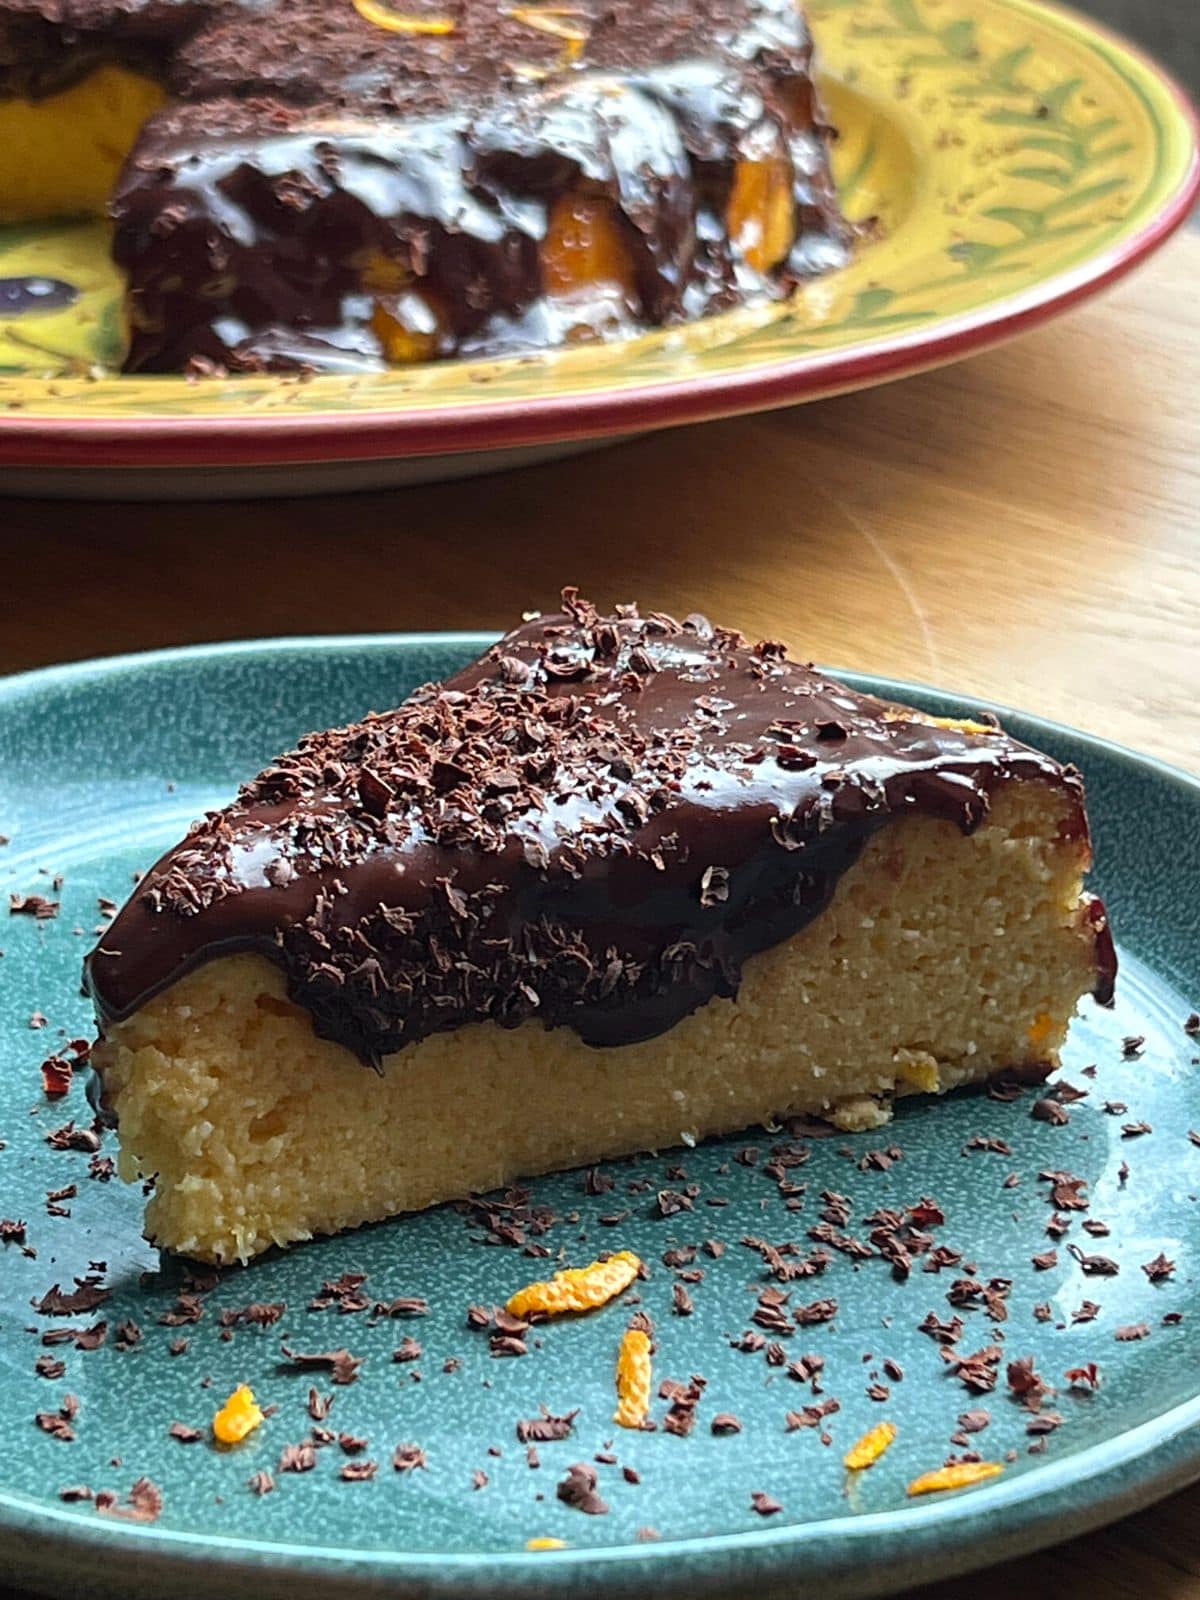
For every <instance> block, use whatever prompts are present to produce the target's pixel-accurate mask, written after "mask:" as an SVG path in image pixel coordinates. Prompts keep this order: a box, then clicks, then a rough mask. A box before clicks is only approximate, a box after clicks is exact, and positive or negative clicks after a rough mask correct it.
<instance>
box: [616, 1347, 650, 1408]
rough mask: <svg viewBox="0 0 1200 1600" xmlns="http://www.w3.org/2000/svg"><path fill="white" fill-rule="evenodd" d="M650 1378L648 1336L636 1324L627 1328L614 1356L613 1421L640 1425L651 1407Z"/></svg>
mask: <svg viewBox="0 0 1200 1600" xmlns="http://www.w3.org/2000/svg"><path fill="white" fill-rule="evenodd" d="M652 1381H653V1378H652V1373H651V1365H650V1335H649V1334H648V1333H647V1332H646V1330H645V1328H639V1327H637V1326H636V1325H634V1326H633V1327H629V1328H626V1330H625V1335H624V1337H623V1338H622V1340H621V1349H620V1351H619V1353H618V1355H617V1409H616V1412H615V1414H614V1416H613V1421H614V1422H616V1423H619V1424H620V1426H621V1427H622V1428H640V1427H641V1426H642V1424H643V1423H644V1422H645V1420H646V1416H647V1414H648V1412H649V1410H650V1390H651V1383H652Z"/></svg>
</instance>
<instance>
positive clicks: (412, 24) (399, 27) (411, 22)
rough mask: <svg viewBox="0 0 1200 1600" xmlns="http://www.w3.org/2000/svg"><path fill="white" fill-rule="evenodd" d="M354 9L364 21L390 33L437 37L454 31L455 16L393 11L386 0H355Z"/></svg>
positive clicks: (455, 26)
mask: <svg viewBox="0 0 1200 1600" xmlns="http://www.w3.org/2000/svg"><path fill="white" fill-rule="evenodd" d="M354 9H355V10H356V11H357V12H358V14H359V16H360V17H361V18H362V19H363V21H364V22H370V23H372V24H373V25H374V26H375V27H376V28H386V30H387V31H388V32H389V33H412V34H422V33H423V34H427V35H430V36H433V37H435V38H439V37H445V36H446V35H447V34H451V33H454V32H455V31H456V28H457V24H456V22H455V20H454V18H453V17H437V16H417V15H414V13H412V12H411V11H393V10H392V8H391V6H389V5H387V4H386V3H385V0H354Z"/></svg>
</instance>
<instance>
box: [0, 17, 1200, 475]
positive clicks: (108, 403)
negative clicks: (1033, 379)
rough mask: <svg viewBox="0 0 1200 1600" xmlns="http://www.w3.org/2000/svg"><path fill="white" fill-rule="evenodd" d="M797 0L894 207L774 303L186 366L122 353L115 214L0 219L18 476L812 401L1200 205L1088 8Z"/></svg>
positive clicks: (1018, 301) (1185, 117)
mask: <svg viewBox="0 0 1200 1600" xmlns="http://www.w3.org/2000/svg"><path fill="white" fill-rule="evenodd" d="M808 11H809V15H810V17H811V20H812V24H813V31H814V33H815V35H816V39H817V45H818V50H819V52H820V60H821V66H822V71H821V77H822V82H823V88H824V92H825V95H826V97H827V101H828V104H829V106H830V109H831V111H832V114H833V120H834V122H835V123H836V124H837V126H838V128H839V129H840V131H841V139H840V140H839V143H838V146H837V150H836V155H835V168H836V175H837V179H838V183H839V186H840V190H841V195H842V200H843V204H844V206H845V209H846V211H847V213H848V214H849V215H850V216H851V217H852V218H854V219H859V220H861V219H866V218H869V217H870V218H878V219H879V227H878V228H877V229H875V230H872V234H871V236H870V238H869V240H868V242H865V243H863V244H862V245H861V246H860V248H859V250H858V252H857V255H856V258H855V260H854V262H853V263H852V264H851V265H850V266H849V267H847V268H845V269H844V270H843V271H841V272H838V273H835V274H832V275H830V276H829V277H825V278H821V279H818V280H816V281H815V282H813V283H811V284H809V285H807V286H805V287H803V288H801V289H800V290H798V291H797V293H796V294H795V295H794V297H793V298H792V299H791V300H790V301H788V302H785V303H784V304H782V305H773V306H768V307H757V308H742V309H739V310H737V311H733V312H729V313H725V314H723V315H721V316H717V317H712V318H709V319H707V320H705V321H702V322H698V323H694V324H692V325H690V326H687V327H683V328H672V329H667V330H662V331H659V332H654V333H650V334H646V335H643V336H641V337H638V338H635V339H630V340H627V341H623V342H618V343H612V344H605V345H596V346H589V347H585V348H582V349H572V350H565V351H556V352H550V353H547V354H545V355H543V356H541V357H539V358H537V359H536V360H529V359H523V360H519V361H518V360H511V359H510V360H500V361H470V362H446V363H443V364H434V365H430V366H426V367H421V368H417V369H413V368H408V369H395V370H392V371H389V372H382V373H377V374H370V375H366V376H363V375H354V376H344V375H343V376H327V377H317V378H312V379H308V380H301V379H297V378H292V377H258V376H240V377H236V378H229V379H205V380H203V381H199V382H196V381H189V380H187V379H185V378H182V377H144V376H137V377H126V376H123V375H120V374H118V373H117V372H115V371H114V370H112V367H111V365H110V364H111V363H114V362H115V361H117V360H118V359H119V354H120V338H121V334H120V329H121V314H120V282H119V278H118V276H117V274H116V273H115V272H114V270H113V268H112V266H111V265H110V263H109V260H108V241H107V236H106V230H105V228H104V226H103V225H102V224H98V223H73V224H68V223H64V224H57V225H45V224H41V225H37V226H34V227H25V228H15V229H7V230H4V229H0V467H3V468H4V482H5V484H6V485H8V486H10V487H12V488H27V489H30V490H32V491H33V492H43V493H46V492H51V493H53V492H57V493H70V492H80V493H93V494H95V493H105V492H110V493H117V492H120V493H129V492H142V493H165V492H171V491H175V492H180V493H189V492H202V493H210V494H211V493H214V492H218V493H219V492H228V493H245V492H253V491H254V490H255V489H258V490H261V491H262V492H268V491H269V490H271V489H272V488H276V487H278V485H279V483H280V481H282V479H283V478H286V482H287V484H288V487H289V488H290V489H291V490H292V492H295V491H296V490H297V489H298V488H304V487H309V488H329V487H335V486H346V485H355V486H366V485H368V484H382V483H390V482H401V481H412V480H414V479H415V478H418V477H449V476H453V475H455V474H461V473H464V472H468V471H475V470H481V469H482V468H484V467H490V466H494V465H496V464H498V460H500V459H517V460H519V459H533V458H537V457H544V456H546V455H549V454H552V453H555V452H559V451H562V450H565V449H570V448H576V449H577V448H580V446H581V445H582V444H584V443H587V442H590V441H596V442H598V441H600V440H603V439H605V438H612V437H614V436H616V435H620V434H626V433H631V432H635V431H639V430H642V429H646V428H653V427H660V426H664V425H668V424H675V423H680V422H688V421H697V420H702V419H706V418H712V417H718V416H723V415H728V414H730V413H734V412H738V411H749V410H754V409H759V408H764V407H768V406H773V405H780V404H784V403H789V402H794V401H798V400H808V399H815V398H818V397H820V396H822V395H829V394H833V393H837V392H841V391H845V390H847V389H854V388H858V387H861V386H864V385H867V384H872V383H879V382H882V381H884V380H886V379H890V378H896V377H900V376H903V375H904V374H907V373H910V372H915V371H919V370H922V369H924V368H927V367H930V366H933V365H936V364H938V363H941V362H946V361H951V360H955V359H957V358H958V357H960V356H964V355H967V354H969V353H970V352H972V351H974V350H978V349H981V348H983V347H985V346H987V345H989V344H994V343H996V342H997V341H999V340H1001V339H1004V338H1008V337H1010V336H1011V335H1013V334H1015V333H1018V332H1020V331H1022V330H1023V329H1025V328H1028V327H1031V326H1033V325H1034V324H1035V323H1037V322H1039V321H1041V320H1043V319H1044V318H1046V317H1049V316H1052V315H1054V314H1056V313H1057V312H1059V311H1062V310H1064V309H1066V308H1067V307H1068V306H1069V305H1071V304H1072V303H1074V302H1075V301H1077V300H1080V299H1082V298H1083V297H1084V296H1086V295H1088V294H1091V293H1094V292H1095V291H1096V290H1097V289H1099V288H1101V287H1103V286H1104V285H1105V284H1107V283H1110V282H1112V281H1113V280H1114V279H1115V278H1117V277H1119V276H1120V275H1121V274H1122V273H1124V272H1126V271H1128V270H1129V269H1130V267H1132V266H1133V265H1134V264H1135V263H1136V262H1138V261H1139V260H1141V259H1143V258H1144V257H1145V256H1146V255H1147V254H1149V253H1150V251H1152V250H1153V249H1155V248H1156V247H1157V246H1158V245H1159V244H1161V243H1162V241H1163V240H1164V239H1165V238H1166V237H1167V236H1168V235H1169V234H1170V233H1171V232H1172V230H1173V229H1174V228H1175V227H1177V226H1178V225H1179V223H1180V222H1181V221H1182V220H1183V218H1184V217H1185V216H1186V214H1187V212H1188V209H1189V208H1190V206H1191V204H1192V202H1193V200H1194V199H1195V196H1196V192H1197V188H1198V187H1200V167H1198V163H1197V129H1196V121H1195V117H1194V113H1193V112H1192V110H1191V108H1190V107H1189V105H1188V103H1187V101H1186V99H1185V97H1184V96H1183V94H1182V92H1181V91H1180V90H1179V89H1178V88H1177V87H1176V86H1175V85H1174V84H1172V83H1171V81H1170V80H1169V79H1168V78H1167V77H1166V76H1165V75H1164V74H1163V73H1162V72H1161V70H1160V69H1159V68H1158V67H1156V66H1155V65H1154V64H1153V63H1152V62H1151V61H1149V60H1148V59H1147V58H1146V57H1144V56H1142V55H1141V54H1139V53H1138V52H1137V51H1135V50H1134V49H1133V47H1132V46H1130V45H1128V44H1126V43H1125V42H1124V41H1122V40H1120V39H1119V38H1117V37H1116V36H1115V35H1113V34H1111V33H1108V32H1106V31H1105V30H1103V29H1102V28H1100V27H1098V26H1097V25H1095V24H1094V23H1091V22H1088V21H1085V20H1084V19H1083V18H1082V17H1079V16H1077V15H1075V14H1074V13H1073V12H1071V11H1068V10H1066V9H1061V8H1059V7H1058V6H1051V5H1047V4H1044V3H1042V0H811V3H810V4H809V6H808ZM31 275H32V276H38V277H41V278H46V279H50V280H58V281H61V283H62V284H63V285H64V286H71V288H73V290H74V291H76V293H75V294H74V297H73V298H71V300H70V303H69V304H67V305H65V306H62V307H58V308H56V307H55V305H54V303H53V295H51V296H49V297H48V300H43V301H42V302H41V304H40V307H39V308H38V309H36V310H34V311H26V312H25V313H24V314H22V315H19V316H17V315H10V314H7V315H6V305H5V288H6V283H7V284H8V285H9V286H12V283H13V280H16V279H21V278H24V277H26V276H31ZM68 294H69V291H68V290H67V289H64V298H66V297H67V296H68ZM296 463H304V464H305V469H306V471H305V474H301V476H300V477H297V468H296V465H295V464H296ZM272 467H274V468H275V470H274V471H272V470H271V468H272ZM98 469H101V470H98ZM214 469H223V470H214Z"/></svg>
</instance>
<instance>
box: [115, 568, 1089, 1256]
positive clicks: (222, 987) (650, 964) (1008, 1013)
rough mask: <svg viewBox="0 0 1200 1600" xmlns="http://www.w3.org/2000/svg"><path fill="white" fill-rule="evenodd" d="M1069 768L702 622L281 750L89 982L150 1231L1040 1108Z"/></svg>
mask: <svg viewBox="0 0 1200 1600" xmlns="http://www.w3.org/2000/svg"><path fill="white" fill-rule="evenodd" d="M1090 855H1091V852H1090V845H1089V840H1088V829H1087V821H1086V817H1085V813H1084V796H1083V786H1082V783H1081V780H1080V778H1079V776H1078V774H1077V773H1075V772H1074V771H1072V770H1071V769H1069V768H1064V767H1062V766H1060V765H1059V764H1058V763H1057V762H1055V761H1052V760H1051V759H1050V758H1049V757H1048V756H1045V755H1041V754H1039V753H1038V752H1037V751H1035V750H1032V749H1030V748H1028V747H1027V746H1025V745H1023V744H1020V743H1019V742H1018V741H1017V740H1015V739H1013V738H1011V737H1009V736H1008V735H1007V734H1006V733H1004V732H1003V731H1002V730H1001V729H1000V728H999V727H998V726H995V725H993V724H992V723H983V722H971V721H963V722H956V721H946V720H943V719H938V718H935V717H930V716H926V715H924V714H922V713H921V712H919V711H915V710H911V709H908V708H905V707H903V706H898V705H893V704H890V703H888V702H886V701H883V700H879V699H875V698H872V697H871V696H869V695H864V694H860V693H857V692H856V691H854V690H851V689H849V688H847V687H845V686H844V685H842V684H840V683H838V682H836V681H835V680H833V679H830V678H828V677H826V676H825V675H824V674H822V673H820V672H818V671H816V670H815V669H813V668H812V667H809V666H803V665H798V664H796V663H793V662H791V661H790V660H789V659H788V656H787V653H786V650H785V649H784V647H783V646H782V645H781V644H778V643H776V642H774V641H764V642H761V643H758V644H750V643H748V642H747V641H746V640H745V639H743V638H742V636H741V635H739V634H737V633H734V632H731V631H728V630H726V629H723V628H714V627H712V626H711V625H710V624H709V623H708V622H707V621H706V620H705V619H704V618H703V617H698V616H693V617H689V618H687V619H686V620H685V621H683V622H682V623H680V622H676V621H675V620H673V619H672V618H670V617H668V616H664V615H662V614H660V613H653V614H651V615H649V616H647V617H641V616H639V614H638V612H637V610H636V609H635V608H634V607H622V608H619V609H618V610H617V612H616V614H615V615H613V616H609V617H603V616H600V615H598V614H597V613H596V611H595V610H594V609H593V607H592V606H590V605H589V604H587V603H586V602H585V601H582V600H580V599H579V598H578V597H577V596H576V594H575V593H574V591H572V590H567V591H565V593H564V599H563V611H562V612H561V613H560V614H557V615H554V616H547V617H539V618H536V619H535V620H533V621H530V622H527V623H526V624H524V625H523V626H521V627H519V628H517V629H515V630H514V631H513V632H512V633H510V634H508V635H507V636H506V637H505V638H504V639H502V640H501V641H500V642H499V643H498V644H496V645H495V646H493V647H492V648H491V649H490V650H489V651H487V652H486V654H484V655H483V656H482V657H481V658H480V659H479V660H478V661H476V662H475V663H474V664H473V665H471V666H469V667H467V668H466V669H465V670H464V671H462V672H460V673H459V674H458V675H457V676H455V677H453V678H450V679H448V680H447V681H446V682H445V683H442V684H436V685H430V686H427V687H425V688H422V689H419V690H418V691H417V692H416V693H415V694H413V695H411V696H410V697H409V698H408V699H407V700H406V701H405V702H404V704H403V705H401V706H400V707H399V708H398V709H397V710H394V711H389V712H386V713H384V714H382V715H375V714H372V715H370V716H367V717H365V718H364V719H363V721H361V722H359V723H356V724H354V725H352V726H350V727H347V728H339V729H334V730H331V731H329V732H323V733H314V734H310V735H309V736H307V737H306V738H304V739H302V740H301V742H300V744H299V745H298V747H297V748H296V749H295V750H293V751H291V752H290V753H289V754H287V755H284V756H282V757H280V759H279V760H278V761H277V762H275V763H274V764H273V765H272V766H271V767H269V768H267V770H266V771H264V772H262V773H260V774H259V776H258V777H257V778H255V779H254V780H253V781H252V782H251V783H249V784H247V785H246V787H245V788H243V789H242V790H241V792H240V794H239V795H238V797H237V799H236V800H235V801H234V802H233V803H232V804H231V805H230V806H228V807H227V808H226V809H225V810H223V811H220V812H216V813H214V814H211V815H209V816H208V817H207V818H206V819H205V820H204V821H203V822H200V823H198V824H197V825H196V826H195V827H194V828H193V829H192V831H191V832H190V833H189V835H188V836H187V838H186V839H184V840H183V842H182V843H181V844H179V845H178V846H177V847H176V848H175V849H174V850H172V851H170V852H169V853H168V854H167V855H166V856H165V857H164V858H163V859H162V860H161V861H160V862H159V863H158V865H157V866H155V867H154V869H153V870H152V871H151V872H150V873H149V874H148V876H147V877H146V878H145V879H144V880H143V882H142V883H141V884H140V886H139V887H138V889H137V891H136V893H135V894H134V896H133V898H132V899H131V900H130V902H129V903H128V905H126V907H125V908H124V910H123V911H122V912H121V914H120V915H119V916H118V917H117V919H116V920H115V922H114V923H113V924H112V925H111V927H110V928H109V929H108V931H107V932H106V934H105V935H104V938H103V941H102V942H101V944H100V946H99V947H98V948H97V949H96V950H95V951H93V953H92V955H91V956H90V957H89V959H88V963H87V977H88V982H89V985H90V988H91V992H92V994H93V996H94V998H95V1002H96V1007H97V1013H98V1016H99V1020H100V1028H101V1032H102V1039H101V1042H100V1043H99V1044H98V1046H97V1048H96V1050H95V1052H94V1055H93V1060H94V1062H95V1065H96V1068H97V1070H98V1072H99V1074H100V1080H101V1085H102V1092H103V1098H104V1102H105V1105H106V1106H107V1108H108V1109H109V1110H110V1112H111V1113H112V1114H113V1115H114V1116H115V1117H116V1119H117V1122H118V1125H119V1130H120V1141H121V1171H122V1174H123V1176H125V1177H126V1178H128V1179H133V1178H140V1177H145V1178H153V1179H154V1181H155V1189H154V1194H153V1197H152V1198H151V1200H150V1203H149V1206H148V1210H147V1227H148V1232H149V1236H150V1237H151V1238H152V1239H153V1240H154V1241H155V1242H156V1243H157V1244H159V1245H161V1246H163V1247H165V1248H168V1249H170V1250H174V1251H177V1252H180V1253H183V1254H187V1255H191V1256H197V1257H200V1258H203V1259H208V1260H214V1261H233V1260H245V1259H247V1258H249V1257H251V1256H254V1255H255V1254H257V1253H258V1252H260V1251H262V1250H264V1249H266V1248H267V1247H268V1246H269V1245H271V1244H287V1243H290V1242H291V1241H294V1240H298V1239H305V1238H308V1237H309V1236H311V1235H313V1234H319V1233H329V1232H333V1231H335V1230H337V1229H341V1228H347V1227H352V1226H354V1225H356V1224H358V1223H362V1222H365V1221H368V1220H370V1219H374V1218H379V1217H384V1216H388V1215H391V1214H393V1213H395V1212H400V1211H407V1210H412V1209H415V1208H419V1207H422V1206H427V1205H431V1204H434V1203H435V1202H437V1201H441V1200H447V1199H450V1198H452V1197H455V1196H458V1195H461V1194H463V1193H465V1192H467V1191H468V1190H481V1189H487V1188H491V1187H493V1186H496V1185H500V1184H503V1183H506V1182H507V1181H509V1180H510V1179H513V1178H516V1177H518V1176H531V1175H534V1174H537V1173H541V1172H546V1171H550V1170H553V1169H556V1168H562V1167H568V1166H573V1165H579V1164H584V1163H589V1162H593V1161H596V1160H599V1159H601V1158H603V1157H606V1156H616V1155H622V1154H626V1153H629V1152H633V1151H639V1150H646V1149H655V1148H661V1147H667V1146H671V1145H675V1144H678V1143H679V1142H680V1141H681V1140H685V1141H690V1140H695V1139H700V1138H703V1137H704V1136H705V1135H708V1134H716V1133H727V1132H731V1131H733V1130H735V1129H740V1128H744V1127H747V1126H749V1125H750V1124H753V1123H756V1122H760V1121H763V1120H765V1119H768V1118H770V1117H771V1116H772V1115H775V1114H780V1113H816V1114H820V1115H823V1116H826V1117H829V1118H831V1119H832V1120H833V1121H834V1122H836V1123H837V1124H838V1125H839V1126H841V1127H844V1128H847V1129H861V1128H868V1127H873V1126H876V1125H878V1124H880V1123H882V1122H884V1121H886V1120H887V1118H888V1116H889V1114H890V1108H891V1105H892V1101H893V1099H894V1097H895V1096H896V1095H898V1094H910V1093H914V1092H926V1093H941V1092H944V1091H945V1090H947V1089H952V1088H955V1087H957V1086H958V1085H960V1084H964V1083H969V1082H978V1081H980V1080H983V1079H987V1078H989V1077H992V1076H993V1075H995V1074H999V1073H1004V1072H1017V1073H1020V1074H1026V1075H1029V1076H1031V1077H1041V1076H1043V1075H1044V1074H1045V1073H1046V1072H1048V1071H1049V1070H1050V1069H1051V1068H1052V1067H1053V1065H1054V1064H1055V1063H1056V1060H1057V1052H1058V1049H1059V1046H1060V1045H1061V1043H1062V1041H1063V1038H1064V1036H1065V1033H1066V1030H1067V1025H1068V1022H1069V1020H1070V1018H1071V1015H1072V1013H1073V1012H1074V1010H1075V1006H1076V1003H1077V1002H1078V1000H1079V999H1080V997H1081V996H1082V995H1084V994H1087V993H1092V994H1095V995H1096V997H1097V998H1098V999H1100V1000H1106V999H1108V998H1109V997H1110V995H1111V990H1112V982H1113V975H1114V970H1115V962H1114V957H1113V946H1112V940H1111V937H1110V935H1109V932H1108V927H1107V922H1106V919H1105V916H1104V911H1103V907H1102V906H1101V905H1100V903H1099V901H1097V900H1095V899H1093V898H1091V897H1090V896H1088V895H1087V894H1085V893H1084V892H1083V890H1082V879H1083V874H1084V872H1085V871H1086V870H1087V868H1088V866H1089V863H1090Z"/></svg>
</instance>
